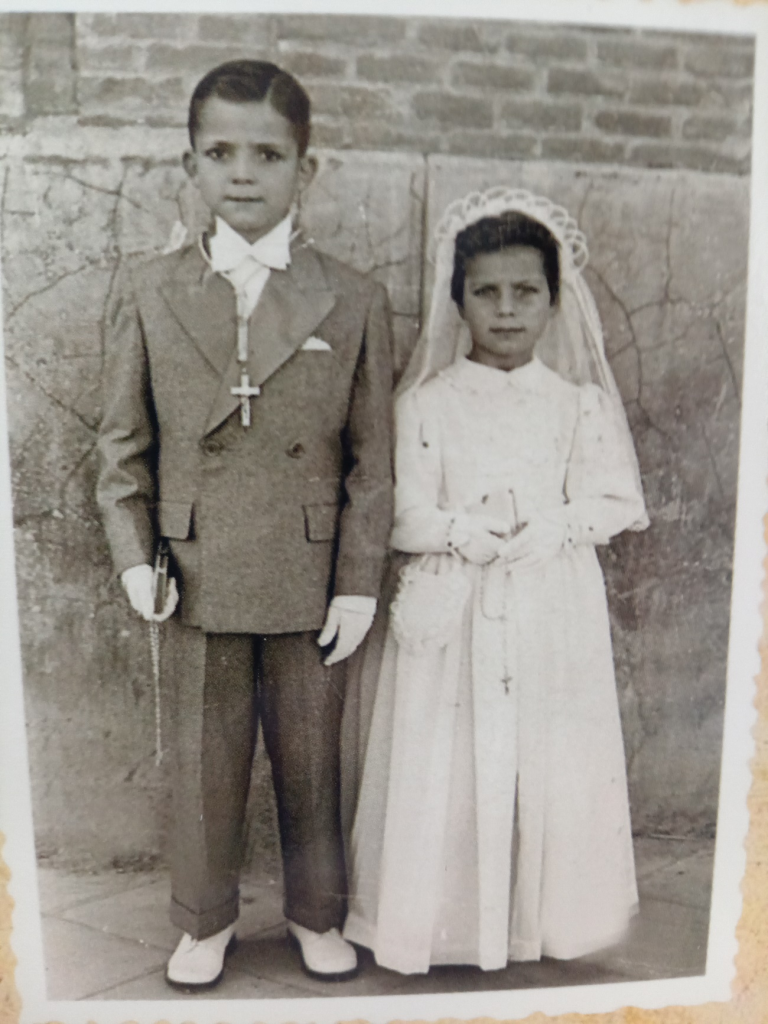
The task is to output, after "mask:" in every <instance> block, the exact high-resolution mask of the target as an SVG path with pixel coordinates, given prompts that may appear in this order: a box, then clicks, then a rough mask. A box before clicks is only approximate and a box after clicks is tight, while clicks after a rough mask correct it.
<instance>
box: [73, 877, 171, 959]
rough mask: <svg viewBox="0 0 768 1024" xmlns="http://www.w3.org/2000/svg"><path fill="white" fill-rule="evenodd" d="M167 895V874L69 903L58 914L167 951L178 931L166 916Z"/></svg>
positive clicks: (108, 932) (168, 887) (103, 931)
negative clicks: (127, 887) (92, 898)
mask: <svg viewBox="0 0 768 1024" xmlns="http://www.w3.org/2000/svg"><path fill="white" fill-rule="evenodd" d="M169 895H170V886H169V882H168V877H167V875H162V876H159V877H157V876H156V877H154V878H152V879H150V880H148V881H147V882H146V883H145V884H144V885H142V886H137V887H136V888H133V889H128V890H126V891H124V892H119V893H116V894H114V895H112V896H107V897H105V898H104V899H100V900H91V901H90V902H88V903H83V904H81V905H79V906H76V907H71V908H69V909H68V910H65V911H63V912H62V914H61V915H60V916H61V917H62V918H64V919H65V920H67V921H76V922H77V923H78V924H82V925H87V926H88V927H89V928H94V929H96V930H97V931H99V932H101V933H102V934H105V935H116V936H119V937H120V938H123V939H132V940H133V941H134V942H137V943H139V944H140V945H143V946H154V947H155V948H158V949H161V950H165V951H167V952H168V951H172V950H173V949H174V948H175V947H176V944H177V942H178V941H179V937H180V934H181V933H180V932H179V930H178V928H175V927H174V926H173V925H172V924H171V922H170V921H169V920H168V900H169Z"/></svg>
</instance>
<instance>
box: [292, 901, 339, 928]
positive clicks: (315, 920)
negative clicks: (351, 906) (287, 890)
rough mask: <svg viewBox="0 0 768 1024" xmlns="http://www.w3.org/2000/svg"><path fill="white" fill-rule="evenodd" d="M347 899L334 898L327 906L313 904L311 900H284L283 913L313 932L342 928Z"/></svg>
mask: <svg viewBox="0 0 768 1024" xmlns="http://www.w3.org/2000/svg"><path fill="white" fill-rule="evenodd" d="M345 904H346V900H340V899H334V900H333V901H332V902H330V903H327V904H325V906H322V907H318V906H316V905H315V906H313V905H312V904H311V903H309V902H304V901H299V900H288V899H286V900H285V901H284V902H283V913H284V914H285V916H286V918H287V919H288V920H289V921H293V923H294V924H299V925H301V927H302V928H309V930H310V931H311V932H318V934H320V935H322V934H323V932H327V931H330V929H331V928H338V929H339V930H341V928H342V926H343V924H344V918H345V917H346V906H345Z"/></svg>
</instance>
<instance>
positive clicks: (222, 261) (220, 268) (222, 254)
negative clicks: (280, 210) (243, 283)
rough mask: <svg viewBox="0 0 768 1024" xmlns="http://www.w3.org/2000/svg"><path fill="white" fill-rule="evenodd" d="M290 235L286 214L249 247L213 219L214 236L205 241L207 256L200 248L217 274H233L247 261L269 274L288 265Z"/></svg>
mask: <svg viewBox="0 0 768 1024" xmlns="http://www.w3.org/2000/svg"><path fill="white" fill-rule="evenodd" d="M291 231H292V224H291V216H290V214H288V215H287V216H286V217H284V218H283V219H282V220H281V221H280V223H279V224H276V225H275V226H274V227H273V228H272V230H271V231H268V232H267V234H266V235H262V237H261V238H258V239H257V240H256V241H255V242H253V244H250V243H249V242H247V241H246V239H245V238H243V236H242V235H241V234H239V233H238V232H237V231H235V230H234V229H233V228H231V227H230V226H229V224H227V222H226V221H225V220H222V218H221V217H216V233H215V234H214V235H211V236H209V238H208V248H209V250H210V256H209V255H208V253H206V252H205V246H203V245H201V247H200V248H201V249H202V251H203V253H204V254H205V255H206V257H207V258H208V262H209V263H210V265H211V269H212V270H214V271H215V272H216V273H227V272H228V271H231V270H234V269H235V268H236V267H239V266H240V265H241V264H242V263H243V262H244V260H246V259H248V258H249V257H250V258H252V259H254V260H256V262H257V263H260V264H261V265H262V266H264V267H269V268H270V269H271V270H285V269H286V267H288V266H289V265H290V262H291V251H290V241H291Z"/></svg>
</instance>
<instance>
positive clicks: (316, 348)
mask: <svg viewBox="0 0 768 1024" xmlns="http://www.w3.org/2000/svg"><path fill="white" fill-rule="evenodd" d="M301 351H302V352H332V351H333V349H332V348H331V346H330V345H329V344H328V342H327V341H323V339H322V338H316V337H314V335H313V336H312V337H311V338H307V340H306V341H305V342H304V344H303V345H302V346H301Z"/></svg>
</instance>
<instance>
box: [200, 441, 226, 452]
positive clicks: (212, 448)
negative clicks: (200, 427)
mask: <svg viewBox="0 0 768 1024" xmlns="http://www.w3.org/2000/svg"><path fill="white" fill-rule="evenodd" d="M201 447H202V449H203V451H204V452H205V454H206V455H219V454H220V453H221V451H222V450H223V445H222V444H221V442H220V441H203V443H202V445H201Z"/></svg>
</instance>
